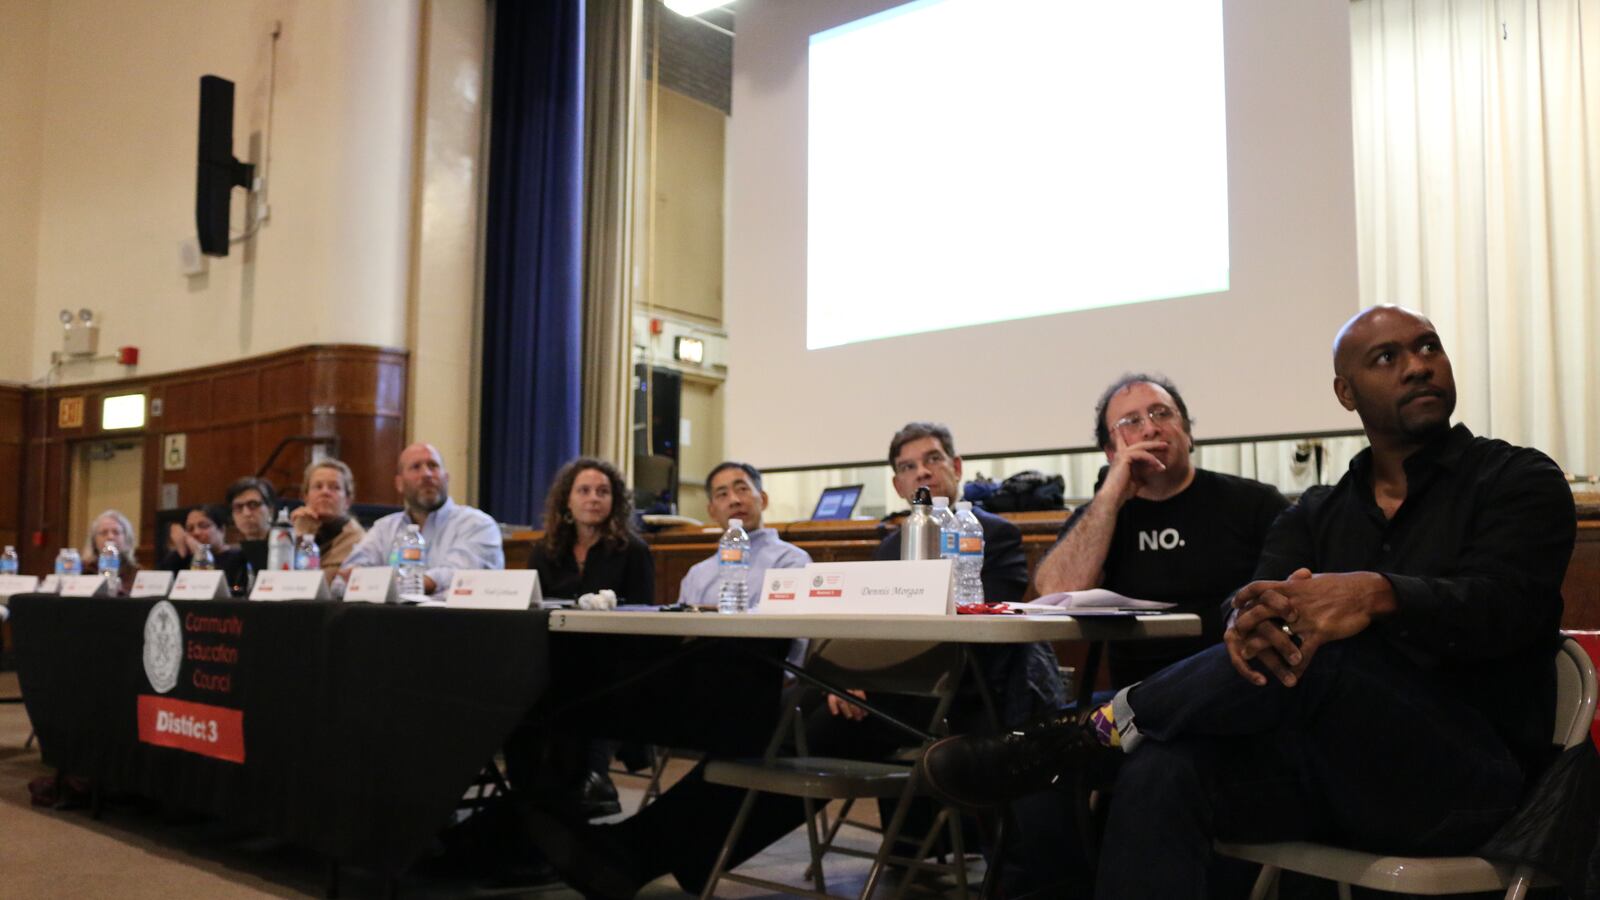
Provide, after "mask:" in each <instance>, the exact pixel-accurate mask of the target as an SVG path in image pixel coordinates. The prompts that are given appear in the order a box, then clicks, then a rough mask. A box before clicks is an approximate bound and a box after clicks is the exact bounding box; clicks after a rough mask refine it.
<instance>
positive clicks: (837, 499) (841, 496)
mask: <svg viewBox="0 0 1600 900" xmlns="http://www.w3.org/2000/svg"><path fill="white" fill-rule="evenodd" d="M861 487H862V486H861V485H859V484H847V485H844V486H842V487H831V488H823V489H822V496H820V497H818V498H817V508H816V509H814V510H812V511H811V518H812V520H813V521H827V520H830V519H848V518H850V516H851V514H853V513H854V512H855V511H856V503H858V502H859V501H860V500H861Z"/></svg>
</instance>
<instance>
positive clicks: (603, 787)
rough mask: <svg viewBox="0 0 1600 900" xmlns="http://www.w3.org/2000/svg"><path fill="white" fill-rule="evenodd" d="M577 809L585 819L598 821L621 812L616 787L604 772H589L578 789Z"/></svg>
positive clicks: (620, 803)
mask: <svg viewBox="0 0 1600 900" xmlns="http://www.w3.org/2000/svg"><path fill="white" fill-rule="evenodd" d="M578 807H579V808H580V809H582V810H583V817H584V818H585V819H599V818H604V817H605V816H614V815H616V814H617V813H620V812H622V802H621V801H620V800H619V799H618V798H617V786H616V785H614V784H612V783H611V778H610V776H608V775H606V773H604V772H590V773H589V775H588V777H586V778H584V780H583V787H581V788H579V789H578Z"/></svg>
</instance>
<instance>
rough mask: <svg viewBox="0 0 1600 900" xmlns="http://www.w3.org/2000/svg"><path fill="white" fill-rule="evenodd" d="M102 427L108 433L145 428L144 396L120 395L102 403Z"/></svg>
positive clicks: (108, 398)
mask: <svg viewBox="0 0 1600 900" xmlns="http://www.w3.org/2000/svg"><path fill="white" fill-rule="evenodd" d="M100 427H101V428H103V429H105V430H107V431H111V430H113V429H119V428H143V427H144V395H143V394H119V395H117V396H115V397H107V398H105V399H104V400H102V401H100Z"/></svg>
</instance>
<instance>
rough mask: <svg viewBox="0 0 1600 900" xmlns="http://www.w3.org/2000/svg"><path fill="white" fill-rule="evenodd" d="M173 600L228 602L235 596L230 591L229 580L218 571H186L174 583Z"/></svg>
mask: <svg viewBox="0 0 1600 900" xmlns="http://www.w3.org/2000/svg"><path fill="white" fill-rule="evenodd" d="M167 596H168V597H169V598H170V599H173V600H226V599H228V598H229V597H231V596H233V594H232V593H230V592H229V591H228V580H227V579H226V578H224V577H222V573H221V572H219V571H217V570H216V569H184V570H183V571H181V572H179V573H178V577H177V578H175V579H173V581H172V593H170V594H168V595H167Z"/></svg>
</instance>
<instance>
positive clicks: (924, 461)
mask: <svg viewBox="0 0 1600 900" xmlns="http://www.w3.org/2000/svg"><path fill="white" fill-rule="evenodd" d="M952 458H953V457H951V456H950V454H948V453H946V452H944V451H943V450H941V449H940V448H938V447H935V448H933V449H932V450H929V451H928V452H927V453H924V454H922V458H921V459H902V460H900V461H899V462H897V463H895V464H894V473H895V474H896V475H910V474H911V473H913V472H915V471H916V470H917V467H918V466H926V467H928V468H929V469H933V468H935V467H937V466H940V465H944V464H947V463H949V462H950V460H951V459H952Z"/></svg>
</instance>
